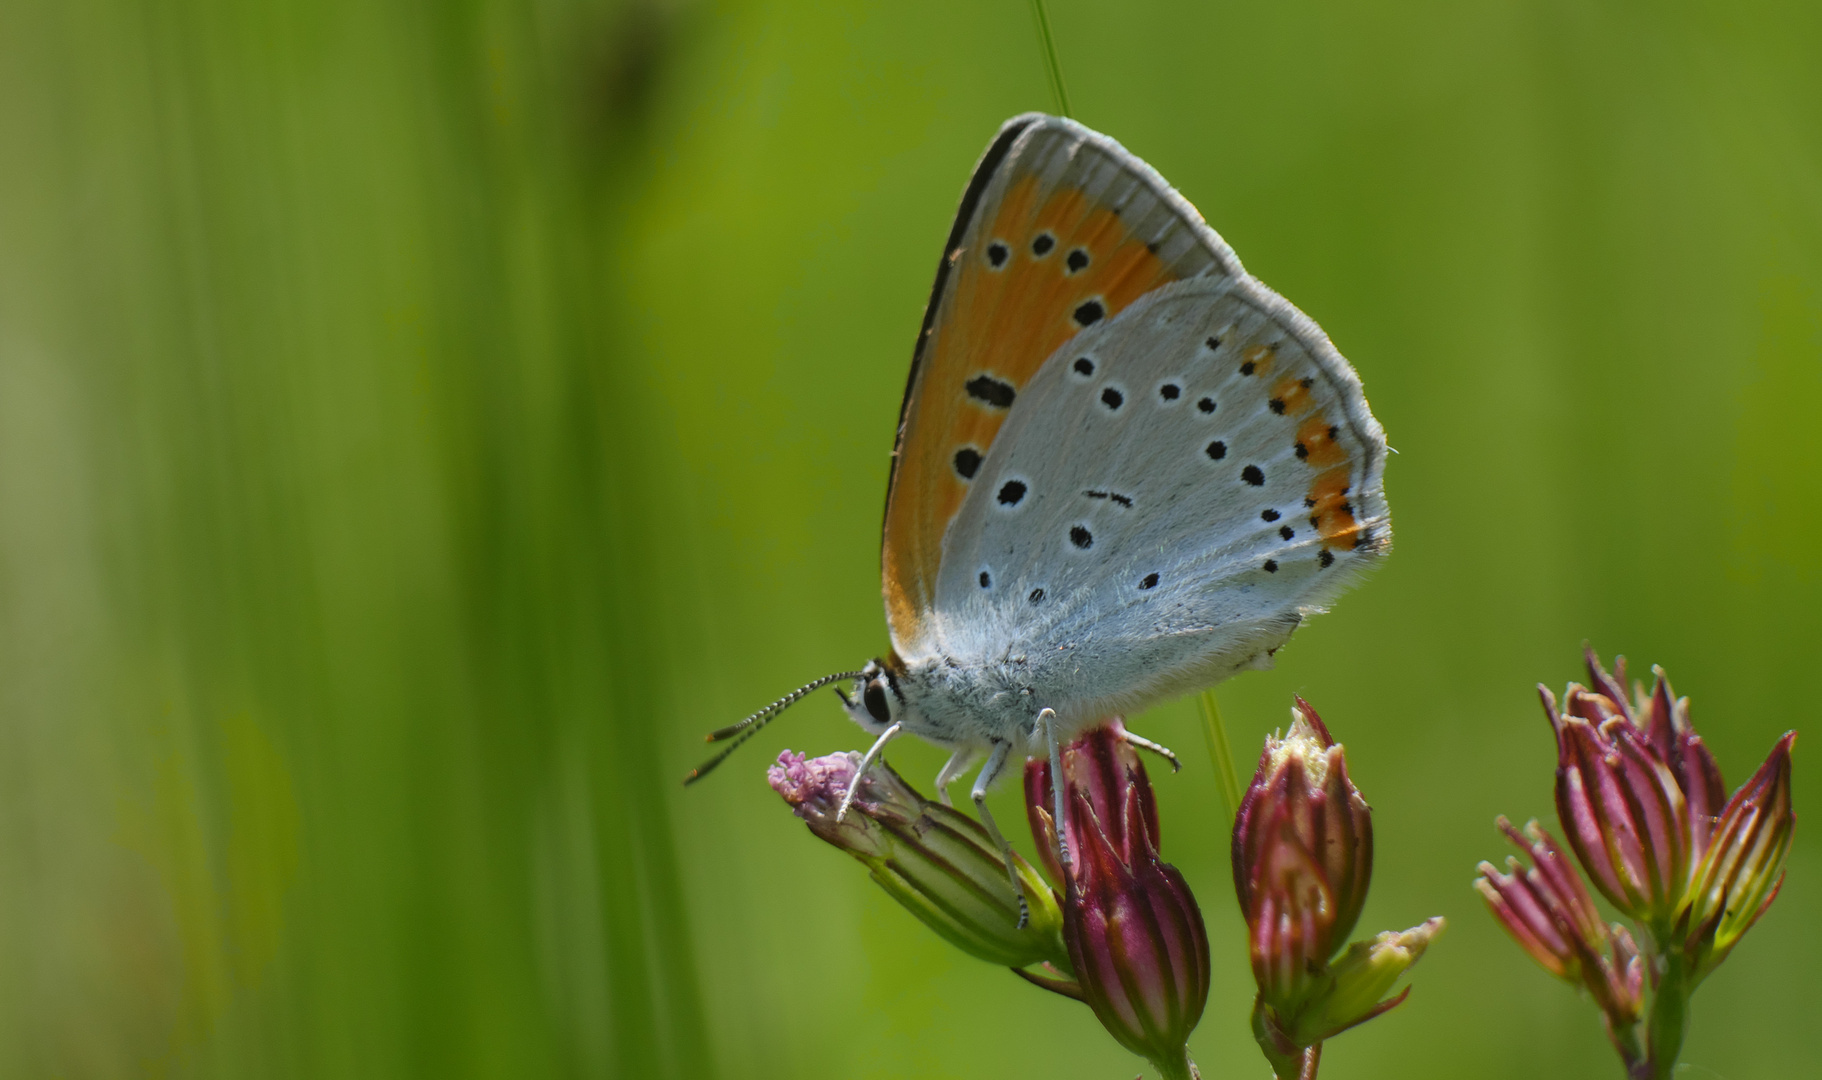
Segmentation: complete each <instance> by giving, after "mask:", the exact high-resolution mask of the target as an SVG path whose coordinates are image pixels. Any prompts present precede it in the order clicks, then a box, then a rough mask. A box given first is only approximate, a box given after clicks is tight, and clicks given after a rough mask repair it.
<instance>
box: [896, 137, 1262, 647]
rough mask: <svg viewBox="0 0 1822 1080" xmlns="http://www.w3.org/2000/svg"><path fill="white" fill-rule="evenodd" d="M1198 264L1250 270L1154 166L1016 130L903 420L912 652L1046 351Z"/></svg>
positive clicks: (904, 555) (934, 326)
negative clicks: (948, 555)
mask: <svg viewBox="0 0 1822 1080" xmlns="http://www.w3.org/2000/svg"><path fill="white" fill-rule="evenodd" d="M1199 275H1212V276H1215V277H1219V278H1222V279H1230V278H1234V277H1237V276H1241V275H1242V271H1241V269H1240V266H1239V262H1238V260H1237V259H1235V258H1234V255H1233V252H1232V251H1231V250H1230V249H1229V248H1228V247H1227V245H1226V244H1225V243H1223V242H1222V241H1221V238H1220V237H1218V236H1216V235H1215V233H1214V232H1213V231H1212V230H1210V229H1209V228H1208V227H1207V226H1206V225H1205V224H1204V223H1203V222H1202V219H1201V217H1200V215H1198V214H1197V213H1196V211H1195V210H1194V208H1192V207H1191V206H1190V205H1189V204H1188V203H1187V202H1185V201H1184V200H1183V199H1182V198H1181V197H1179V196H1178V195H1177V194H1176V193H1175V192H1174V191H1172V190H1171V189H1170V187H1169V185H1167V184H1166V183H1165V182H1164V181H1163V179H1162V178H1160V177H1159V176H1158V174H1157V173H1156V172H1154V171H1153V170H1152V169H1151V168H1150V167H1149V166H1147V165H1145V164H1144V163H1143V162H1142V161H1140V160H1138V159H1137V158H1135V157H1133V156H1132V155H1131V154H1129V153H1127V152H1126V151H1125V150H1123V149H1122V148H1121V147H1120V146H1119V145H1118V144H1117V143H1115V142H1114V141H1113V140H1111V139H1108V138H1107V137H1106V136H1103V135H1099V134H1096V133H1094V132H1092V131H1089V130H1088V129H1087V128H1084V127H1082V126H1081V125H1079V124H1076V123H1074V122H1073V121H1069V120H1065V119H1061V118H1058V117H1049V116H1040V115H1029V116H1022V117H1018V118H1016V119H1014V120H1012V121H1009V122H1008V123H1007V124H1006V126H1005V127H1004V128H1002V129H1001V132H1000V135H999V137H998V138H997V139H996V140H995V142H994V143H993V145H992V146H991V147H990V148H989V150H988V153H987V154H986V156H984V157H983V158H982V160H981V163H980V165H979V166H978V167H977V169H976V173H975V177H974V179H973V180H972V181H971V182H970V184H969V186H968V189H967V192H966V194H965V195H964V197H963V201H962V207H961V211H960V213H959V214H958V216H957V220H956V224H955V228H954V231H953V232H952V233H951V236H950V242H949V245H948V247H947V249H946V250H945V252H944V257H943V262H942V265H941V267H940V268H939V270H938V274H937V282H936V287H935V289H934V290H933V293H932V296H931V300H930V307H929V310H928V311H927V312H926V314H925V319H924V329H923V333H922V335H921V336H920V338H919V341H918V346H917V352H916V355H915V357H914V359H913V363H912V372H911V378H910V382H909V385H908V387H907V389H906V396H905V404H904V408H903V410H902V413H901V417H900V425H899V435H898V445H897V448H896V451H895V455H894V463H893V477H892V484H891V486H890V488H889V489H888V491H887V496H886V520H885V532H884V539H883V545H882V548H883V550H882V563H883V571H884V589H885V596H886V614H887V620H888V623H889V625H890V628H891V631H892V637H893V643H894V645H895V646H896V647H897V649H898V650H899V651H900V652H901V653H906V654H910V653H913V652H918V651H922V646H923V645H924V644H926V639H927V635H928V634H929V632H930V631H931V629H932V627H931V625H930V612H931V610H932V607H933V605H934V604H935V602H936V593H937V578H938V574H939V566H940V565H942V563H943V559H944V553H943V537H944V534H945V532H946V531H947V530H948V529H949V528H950V525H951V522H952V521H953V520H954V519H955V516H956V514H957V513H958V512H959V511H960V510H961V507H962V505H963V502H964V499H965V498H967V497H968V495H969V492H970V490H971V489H972V488H973V487H974V486H975V485H976V484H977V483H978V482H979V476H980V469H981V467H982V465H983V464H984V463H985V462H986V460H987V459H988V457H989V455H990V452H991V451H992V449H993V447H994V445H995V443H996V440H997V438H998V436H999V434H1000V429H1001V426H1002V425H1003V424H1005V423H1006V422H1007V419H1008V417H1009V416H1011V415H1013V413H1014V410H1015V409H1017V408H1018V406H1019V402H1020V400H1021V398H1022V397H1023V396H1024V395H1025V394H1026V393H1027V392H1028V391H1029V388H1030V384H1031V380H1032V379H1033V377H1034V376H1035V375H1036V374H1037V372H1038V369H1039V368H1040V366H1041V365H1042V364H1043V363H1044V361H1045V358H1046V357H1048V356H1050V355H1051V353H1053V352H1054V351H1055V350H1057V349H1058V348H1059V347H1060V346H1061V345H1063V343H1065V342H1067V341H1069V340H1070V339H1071V338H1073V337H1075V336H1076V335H1077V334H1079V333H1082V332H1084V331H1087V330H1090V329H1092V328H1094V327H1096V326H1098V325H1102V324H1105V323H1107V322H1108V321H1109V320H1111V319H1113V318H1115V317H1116V316H1118V315H1119V313H1120V312H1122V311H1123V310H1125V309H1126V308H1127V307H1128V306H1129V305H1131V304H1132V303H1133V302H1134V301H1136V300H1138V299H1139V298H1140V297H1142V296H1144V295H1146V294H1147V293H1149V292H1151V291H1152V290H1154V289H1156V288H1158V287H1159V286H1161V285H1166V284H1169V283H1170V282H1173V281H1178V280H1182V279H1185V278H1191V277H1196V276H1199Z"/></svg>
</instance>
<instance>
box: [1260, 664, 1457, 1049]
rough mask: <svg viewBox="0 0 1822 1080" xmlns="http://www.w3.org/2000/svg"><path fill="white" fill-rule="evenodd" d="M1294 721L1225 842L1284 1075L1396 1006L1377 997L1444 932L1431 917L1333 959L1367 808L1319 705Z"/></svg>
mask: <svg viewBox="0 0 1822 1080" xmlns="http://www.w3.org/2000/svg"><path fill="white" fill-rule="evenodd" d="M1291 717H1292V722H1291V727H1290V730H1289V731H1288V732H1287V733H1286V734H1285V736H1284V738H1282V739H1279V738H1273V737H1267V739H1266V740H1265V750H1264V752H1263V753H1262V754H1261V755H1260V758H1259V768H1258V770H1257V771H1256V772H1255V773H1254V775H1253V782H1252V786H1250V787H1249V788H1248V789H1247V791H1246V795H1245V797H1244V798H1243V799H1242V800H1241V803H1240V811H1239V813H1238V814H1237V815H1236V817H1235V820H1234V841H1233V867H1234V889H1235V892H1236V893H1237V894H1238V895H1239V899H1240V909H1241V911H1242V912H1243V913H1244V914H1245V916H1246V925H1247V937H1248V941H1249V945H1250V947H1251V948H1250V952H1251V955H1252V962H1253V977H1254V979H1255V980H1256V981H1257V983H1258V985H1259V997H1258V1000H1257V1001H1256V1002H1255V1004H1254V1008H1253V1032H1254V1036H1255V1038H1257V1040H1258V1042H1259V1047H1260V1050H1261V1051H1263V1052H1264V1054H1265V1057H1266V1060H1268V1061H1269V1062H1271V1064H1272V1068H1273V1071H1274V1072H1276V1073H1277V1074H1278V1075H1279V1076H1280V1077H1285V1078H1289V1077H1294V1076H1297V1075H1299V1072H1301V1071H1306V1070H1308V1069H1309V1068H1310V1066H1311V1063H1312V1062H1313V1061H1314V1057H1313V1055H1314V1054H1316V1053H1317V1052H1318V1050H1317V1048H1318V1047H1319V1046H1320V1044H1321V1043H1322V1041H1323V1040H1324V1039H1328V1038H1331V1037H1333V1036H1335V1035H1336V1034H1339V1033H1340V1032H1342V1031H1344V1030H1346V1029H1347V1028H1350V1027H1352V1026H1354V1025H1355V1024H1359V1023H1362V1022H1364V1021H1366V1020H1370V1019H1372V1018H1373V1017H1374V1016H1377V1015H1379V1014H1380V1013H1382V1012H1385V1011H1386V1010H1388V1009H1390V1008H1392V1007H1393V1006H1395V1005H1397V1004H1398V1003H1399V1002H1400V1001H1402V1000H1403V995H1399V996H1397V997H1393V998H1387V999H1384V1000H1381V999H1382V998H1383V997H1384V995H1385V994H1387V993H1388V992H1390V990H1391V988H1392V986H1393V984H1394V983H1395V982H1396V981H1397V979H1398V978H1399V977H1400V976H1401V975H1402V974H1403V973H1404V972H1405V971H1406V970H1407V969H1408V968H1409V967H1410V966H1411V965H1412V964H1414V963H1416V962H1417V960H1418V958H1419V957H1420V956H1422V955H1423V952H1424V949H1425V948H1427V947H1428V945H1429V943H1430V941H1431V940H1432V939H1433V938H1434V937H1435V936H1436V935H1437V934H1439V933H1441V932H1442V929H1443V921H1442V920H1441V919H1432V920H1430V921H1429V922H1427V923H1424V924H1423V925H1421V926H1417V927H1413V928H1411V929H1410V930H1407V931H1404V932H1402V933H1385V934H1380V935H1378V937H1377V938H1375V939H1374V940H1373V941H1371V942H1357V943H1355V944H1354V945H1352V946H1351V947H1348V948H1347V950H1346V952H1345V953H1343V952H1342V949H1343V946H1344V945H1345V944H1346V941H1347V935H1348V932H1349V931H1350V930H1352V929H1353V928H1354V924H1355V923H1356V922H1357V921H1358V920H1359V917H1360V909H1361V907H1362V906H1363V905H1364V904H1365V903H1366V893H1367V885H1368V882H1369V881H1370V880H1371V878H1372V872H1373V821H1372V812H1371V809H1370V808H1369V807H1368V806H1367V804H1366V800H1365V799H1363V798H1361V796H1360V792H1359V791H1358V790H1356V789H1355V787H1354V785H1353V783H1352V782H1351V781H1350V780H1349V779H1348V772H1347V758H1346V756H1345V752H1344V751H1343V749H1342V747H1341V746H1340V745H1338V744H1337V743H1336V742H1335V740H1334V738H1333V737H1332V736H1330V734H1329V731H1328V728H1327V727H1326V726H1324V725H1323V723H1322V718H1321V717H1319V716H1317V715H1316V710H1314V709H1312V708H1310V706H1309V703H1308V702H1305V701H1304V700H1303V699H1302V698H1298V699H1297V706H1296V708H1295V709H1293V710H1292V712H1291ZM1338 953H1341V955H1340V956H1339V957H1338V956H1337V954H1338Z"/></svg>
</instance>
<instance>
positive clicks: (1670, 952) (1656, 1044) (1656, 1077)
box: [1634, 948, 1694, 1080]
mask: <svg viewBox="0 0 1822 1080" xmlns="http://www.w3.org/2000/svg"><path fill="white" fill-rule="evenodd" d="M1661 956H1662V960H1663V964H1664V968H1663V970H1662V971H1661V972H1659V974H1658V984H1657V991H1656V992H1655V993H1654V994H1652V997H1651V1020H1650V1026H1649V1028H1648V1029H1647V1031H1646V1035H1645V1039H1646V1042H1647V1043H1648V1044H1649V1046H1650V1054H1649V1056H1648V1057H1647V1058H1646V1060H1645V1061H1644V1062H1643V1065H1644V1069H1643V1070H1642V1071H1639V1070H1635V1072H1634V1075H1636V1076H1638V1077H1640V1078H1641V1080H1669V1077H1670V1075H1671V1073H1673V1072H1675V1071H1676V1059H1677V1054H1678V1053H1680V1052H1681V1051H1682V1049H1683V1028H1684V1026H1685V1025H1686V1024H1688V1022H1689V992H1690V991H1691V990H1693V989H1694V986H1692V985H1691V983H1690V978H1689V962H1688V960H1687V958H1685V957H1684V955H1683V950H1681V949H1677V948H1671V949H1667V950H1665V951H1664V952H1663V953H1662V954H1661Z"/></svg>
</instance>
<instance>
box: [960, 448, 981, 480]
mask: <svg viewBox="0 0 1822 1080" xmlns="http://www.w3.org/2000/svg"><path fill="white" fill-rule="evenodd" d="M980 467H981V452H980V451H979V450H976V449H975V448H974V447H972V446H964V447H962V448H961V449H960V450H957V451H956V452H955V475H957V476H959V477H961V478H962V479H963V480H972V479H974V474H975V473H976V472H979V471H980Z"/></svg>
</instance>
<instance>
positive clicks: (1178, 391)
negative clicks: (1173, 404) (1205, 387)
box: [1158, 382, 1183, 401]
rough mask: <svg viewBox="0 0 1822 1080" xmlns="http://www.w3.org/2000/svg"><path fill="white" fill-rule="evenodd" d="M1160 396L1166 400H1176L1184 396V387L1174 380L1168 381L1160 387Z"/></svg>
mask: <svg viewBox="0 0 1822 1080" xmlns="http://www.w3.org/2000/svg"><path fill="white" fill-rule="evenodd" d="M1158 396H1159V397H1161V398H1163V399H1164V400H1165V401H1175V400H1177V399H1178V398H1180V397H1182V396H1183V388H1182V387H1181V386H1178V385H1177V384H1176V383H1174V382H1167V383H1165V384H1164V385H1163V386H1160V387H1158Z"/></svg>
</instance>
